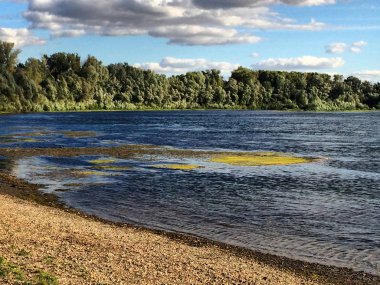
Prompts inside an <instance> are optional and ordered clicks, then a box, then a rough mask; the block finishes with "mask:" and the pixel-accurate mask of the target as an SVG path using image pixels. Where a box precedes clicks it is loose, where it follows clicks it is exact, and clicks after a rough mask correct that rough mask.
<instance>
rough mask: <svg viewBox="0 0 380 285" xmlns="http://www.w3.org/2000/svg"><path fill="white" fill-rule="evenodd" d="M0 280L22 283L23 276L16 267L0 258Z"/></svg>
mask: <svg viewBox="0 0 380 285" xmlns="http://www.w3.org/2000/svg"><path fill="white" fill-rule="evenodd" d="M0 278H6V279H11V280H12V279H16V280H18V281H24V280H25V274H24V272H23V271H22V270H21V269H20V268H19V267H18V266H16V265H14V264H11V263H8V262H6V261H5V260H4V258H2V257H0Z"/></svg>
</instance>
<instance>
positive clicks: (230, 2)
mask: <svg viewBox="0 0 380 285" xmlns="http://www.w3.org/2000/svg"><path fill="white" fill-rule="evenodd" d="M193 3H194V4H195V5H197V6H199V7H202V8H205V9H230V8H237V7H252V6H265V5H273V4H286V5H294V6H319V5H326V4H335V3H336V1H335V0H207V1H204V0H193Z"/></svg>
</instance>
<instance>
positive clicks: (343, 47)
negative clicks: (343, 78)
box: [326, 41, 368, 54]
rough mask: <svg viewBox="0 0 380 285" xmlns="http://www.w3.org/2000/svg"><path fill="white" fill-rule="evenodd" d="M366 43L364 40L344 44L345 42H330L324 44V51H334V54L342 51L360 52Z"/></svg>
mask: <svg viewBox="0 0 380 285" xmlns="http://www.w3.org/2000/svg"><path fill="white" fill-rule="evenodd" d="M367 44H368V43H367V42H365V41H358V42H354V43H352V44H350V45H349V44H346V43H332V44H329V45H327V46H326V52H327V53H335V54H341V53H344V52H347V51H349V52H353V53H360V52H361V51H362V49H363V47H365V46H366V45H367Z"/></svg>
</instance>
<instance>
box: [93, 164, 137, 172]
mask: <svg viewBox="0 0 380 285" xmlns="http://www.w3.org/2000/svg"><path fill="white" fill-rule="evenodd" d="M95 168H96V169H103V170H111V171H125V170H131V167H128V166H113V165H100V166H96V167H95Z"/></svg>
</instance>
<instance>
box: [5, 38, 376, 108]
mask: <svg viewBox="0 0 380 285" xmlns="http://www.w3.org/2000/svg"><path fill="white" fill-rule="evenodd" d="M13 47H14V45H13V44H12V43H6V42H1V41H0V112H41V111H66V110H141V109H195V108H197V109H227V108H228V109H261V110H270V109H276V110H289V109H292V110H308V111H335V110H366V109H380V83H376V84H372V83H370V82H368V81H361V80H359V79H358V78H356V77H353V76H350V77H348V78H346V79H344V78H343V77H342V76H341V75H334V76H330V75H328V74H319V73H302V72H282V71H265V70H259V71H254V70H250V69H247V68H243V67H239V68H238V69H236V70H234V71H233V72H232V74H231V77H230V78H228V79H227V80H225V79H224V78H223V77H222V76H221V74H220V71H218V70H206V71H202V72H200V71H198V72H188V73H186V74H183V75H176V76H171V77H166V76H164V75H159V74H156V73H154V72H152V71H150V70H142V69H139V68H135V67H133V66H130V65H128V64H127V63H118V64H111V65H108V66H104V65H103V64H102V62H101V61H99V60H98V59H96V58H95V57H93V56H88V57H87V59H86V60H85V61H84V62H83V63H81V58H80V57H79V55H77V54H71V53H63V52H60V53H55V54H53V55H50V56H48V55H44V56H43V57H42V58H41V59H34V58H30V59H28V60H27V61H26V62H25V63H24V64H18V65H16V63H17V55H18V53H19V51H17V50H14V48H13Z"/></svg>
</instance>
